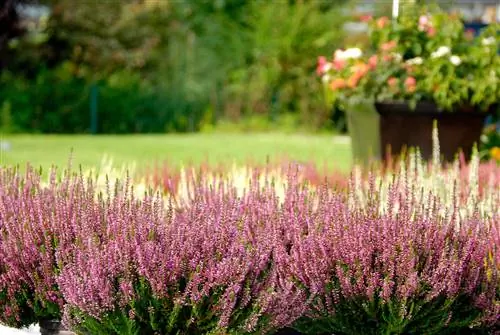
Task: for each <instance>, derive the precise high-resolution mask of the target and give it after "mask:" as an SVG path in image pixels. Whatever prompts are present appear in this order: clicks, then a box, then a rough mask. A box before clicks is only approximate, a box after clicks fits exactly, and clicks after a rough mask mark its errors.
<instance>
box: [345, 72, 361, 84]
mask: <svg viewBox="0 0 500 335" xmlns="http://www.w3.org/2000/svg"><path fill="white" fill-rule="evenodd" d="M360 79H361V77H360V76H358V75H357V74H356V73H354V74H353V75H352V76H350V77H349V79H347V86H349V88H355V87H356V86H358V83H359V80H360Z"/></svg>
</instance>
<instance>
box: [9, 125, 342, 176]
mask: <svg viewBox="0 0 500 335" xmlns="http://www.w3.org/2000/svg"><path fill="white" fill-rule="evenodd" d="M1 141H2V142H3V145H2V148H1V154H0V162H1V164H2V165H16V164H19V165H20V166H25V165H26V163H27V162H30V163H31V164H32V165H34V166H36V167H39V166H42V167H43V168H44V169H47V168H48V167H50V166H51V165H52V164H56V165H58V166H66V164H67V161H68V158H69V157H70V153H71V150H73V166H75V165H76V166H78V165H80V164H81V165H82V166H83V167H84V168H88V167H91V166H97V165H99V164H100V162H101V160H102V158H103V157H104V155H107V156H109V157H112V159H113V162H114V163H115V164H116V165H121V164H124V163H130V162H136V164H137V166H138V167H140V166H146V165H148V164H151V163H154V162H155V161H168V162H169V163H170V164H173V165H178V164H181V163H189V162H193V163H199V162H202V161H208V162H211V163H215V162H233V161H236V162H240V163H242V162H245V161H247V160H252V161H258V162H265V161H266V159H267V158H268V157H269V158H271V159H276V158H280V157H288V158H291V159H294V160H298V161H314V162H316V163H319V164H323V163H327V164H328V166H329V167H334V168H338V169H341V170H344V171H346V170H348V169H349V167H350V165H351V151H350V150H351V149H350V142H349V141H348V138H346V137H338V136H333V135H285V134H268V133H266V134H188V135H178V134H175V135H172V134H169V135H125V136H119V135H105V136H104V135H102V136H90V135H64V136H59V135H12V136H7V135H2V136H1Z"/></svg>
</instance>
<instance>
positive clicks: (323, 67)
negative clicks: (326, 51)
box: [316, 56, 332, 75]
mask: <svg viewBox="0 0 500 335" xmlns="http://www.w3.org/2000/svg"><path fill="white" fill-rule="evenodd" d="M331 68H332V64H331V63H330V62H328V61H327V60H326V57H325V56H320V57H318V66H317V67H316V73H317V74H318V75H322V74H324V73H326V72H328V70H330V69H331Z"/></svg>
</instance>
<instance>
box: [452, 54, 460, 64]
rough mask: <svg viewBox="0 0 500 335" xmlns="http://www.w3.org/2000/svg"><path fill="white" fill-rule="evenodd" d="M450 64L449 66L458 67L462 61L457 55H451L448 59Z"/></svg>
mask: <svg viewBox="0 0 500 335" xmlns="http://www.w3.org/2000/svg"><path fill="white" fill-rule="evenodd" d="M450 62H451V64H453V65H455V66H458V65H460V64H461V63H462V60H461V59H460V57H458V56H457V55H452V56H451V57H450Z"/></svg>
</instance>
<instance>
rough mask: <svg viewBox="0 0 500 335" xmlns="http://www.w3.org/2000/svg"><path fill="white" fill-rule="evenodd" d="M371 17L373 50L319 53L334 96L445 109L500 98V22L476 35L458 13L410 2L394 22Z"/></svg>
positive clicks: (483, 106)
mask: <svg viewBox="0 0 500 335" xmlns="http://www.w3.org/2000/svg"><path fill="white" fill-rule="evenodd" d="M406 9H407V10H406ZM368 21H369V26H370V41H371V48H370V49H371V50H367V51H366V52H363V51H362V50H360V49H357V48H354V49H347V50H345V51H342V50H337V51H336V52H335V53H334V55H333V59H331V60H328V59H327V58H326V57H319V60H318V68H317V72H318V75H320V76H321V77H322V80H323V82H324V84H325V88H326V92H327V96H328V98H329V100H330V102H331V101H338V100H339V99H340V100H341V101H343V102H348V101H351V100H353V99H354V100H359V99H362V100H370V101H377V102H382V101H404V102H408V103H409V104H410V105H411V106H413V107H414V106H415V105H416V103H417V102H420V101H428V102H433V103H435V104H436V106H437V107H438V108H439V109H441V110H454V109H455V110H456V109H462V110H464V109H465V110H470V109H472V108H474V109H479V110H483V111H484V110H487V109H489V108H490V107H491V106H493V105H495V104H496V103H497V102H498V100H499V98H500V80H499V78H500V56H499V55H498V32H499V25H498V24H492V25H490V26H489V27H488V28H486V29H484V30H483V32H482V33H481V34H480V35H479V36H478V37H473V36H471V34H470V33H469V32H468V31H466V30H465V28H464V25H463V23H462V21H461V19H460V17H459V16H458V15H455V14H449V13H446V12H443V11H441V10H439V9H435V8H428V7H422V8H421V7H409V8H405V12H404V13H403V15H401V16H399V17H398V18H397V20H393V21H392V22H391V21H390V20H389V19H388V18H387V17H381V18H378V19H372V18H369V19H368Z"/></svg>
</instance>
